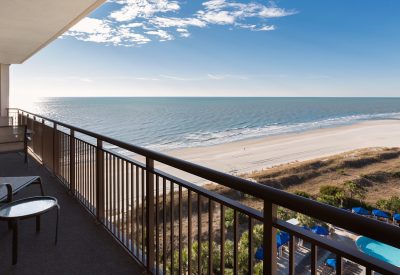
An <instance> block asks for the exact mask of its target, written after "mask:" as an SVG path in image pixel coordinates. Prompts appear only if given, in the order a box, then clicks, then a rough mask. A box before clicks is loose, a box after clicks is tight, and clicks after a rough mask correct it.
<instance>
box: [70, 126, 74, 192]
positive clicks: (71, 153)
mask: <svg viewBox="0 0 400 275" xmlns="http://www.w3.org/2000/svg"><path fill="white" fill-rule="evenodd" d="M69 177H70V178H69V181H70V183H69V191H70V192H71V194H72V195H75V131H74V130H71V134H70V146H69Z"/></svg>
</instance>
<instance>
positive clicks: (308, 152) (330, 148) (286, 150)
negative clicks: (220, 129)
mask: <svg viewBox="0 0 400 275" xmlns="http://www.w3.org/2000/svg"><path fill="white" fill-rule="evenodd" d="M398 146H400V120H393V119H387V120H371V121H362V122H359V123H355V124H351V125H344V126H338V127H330V128H322V129H314V130H309V131H304V132H297V133H289V134H283V135H276V136H267V137H261V138H253V139H245V140H240V141H234V142H229V143H223V144H217V145H211V146H204V147H193V148H184V149H176V150H171V151H167V152H166V154H168V155H170V156H173V157H177V158H180V159H183V160H186V161H190V162H193V163H196V164H199V165H202V166H205V167H209V168H211V169H214V170H218V171H221V172H225V173H228V174H232V175H240V174H245V173H249V172H252V171H259V170H263V169H266V168H270V167H273V166H277V165H282V164H286V163H293V162H298V161H305V160H311V159H316V158H321V157H327V156H330V155H334V154H340V153H344V152H346V151H351V150H355V149H360V148H366V147H398ZM157 168H158V169H160V170H163V171H165V172H167V173H170V174H173V175H175V176H177V177H179V178H182V179H185V180H188V181H190V182H192V183H195V184H198V185H202V184H204V183H207V182H208V181H207V180H204V179H201V178H198V177H195V176H193V175H188V174H187V173H184V172H182V171H179V170H177V169H174V168H172V167H168V166H166V165H163V164H160V163H158V164H157Z"/></svg>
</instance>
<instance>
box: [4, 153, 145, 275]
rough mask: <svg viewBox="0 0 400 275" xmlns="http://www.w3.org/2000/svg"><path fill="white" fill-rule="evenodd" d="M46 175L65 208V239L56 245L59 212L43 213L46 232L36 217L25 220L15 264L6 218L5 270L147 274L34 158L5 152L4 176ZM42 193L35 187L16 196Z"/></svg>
mask: <svg viewBox="0 0 400 275" xmlns="http://www.w3.org/2000/svg"><path fill="white" fill-rule="evenodd" d="M28 175H38V176H41V177H42V180H43V184H44V188H45V192H46V195H49V196H54V197H56V198H57V199H58V201H59V204H60V206H61V212H60V227H59V239H58V244H57V246H55V245H54V234H55V212H50V213H47V214H44V215H43V216H42V226H41V232H40V233H39V234H37V233H36V231H35V219H28V220H22V221H20V227H19V228H20V231H19V255H18V264H17V265H16V266H12V265H11V240H12V232H11V231H9V230H8V226H7V223H6V222H0V274H96V275H99V274H143V273H144V269H143V268H142V266H140V265H139V264H138V263H136V261H135V260H134V259H132V258H131V257H130V256H129V255H128V254H127V253H126V252H125V251H124V250H123V249H122V248H121V247H120V246H119V245H118V244H117V243H116V241H115V240H114V239H113V238H112V237H111V236H110V235H109V234H108V233H107V232H106V230H105V229H104V228H102V227H101V226H100V225H97V224H96V223H95V221H94V218H93V217H92V216H91V215H90V214H89V213H88V212H86V210H85V209H84V208H83V207H82V206H81V205H80V204H79V203H78V202H77V201H76V200H74V199H73V198H72V197H71V196H70V195H68V193H67V189H66V188H65V187H64V186H62V184H61V183H60V182H59V181H58V180H57V179H56V178H54V177H53V176H52V175H51V174H50V173H49V172H48V171H47V170H45V169H44V168H43V167H42V166H41V165H40V164H38V163H37V162H35V161H34V160H33V159H30V160H29V165H28V166H26V165H24V162H23V157H22V155H18V154H5V155H4V154H3V155H0V176H3V177H5V176H9V177H10V176H28ZM37 195H40V191H39V187H38V186H36V185H32V186H30V187H28V188H26V189H25V190H22V191H21V192H20V193H18V194H17V195H16V196H15V197H14V199H20V198H23V197H28V196H37Z"/></svg>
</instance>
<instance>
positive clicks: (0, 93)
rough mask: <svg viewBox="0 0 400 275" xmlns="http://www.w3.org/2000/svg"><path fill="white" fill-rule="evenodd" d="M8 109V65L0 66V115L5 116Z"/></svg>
mask: <svg viewBox="0 0 400 275" xmlns="http://www.w3.org/2000/svg"><path fill="white" fill-rule="evenodd" d="M8 107H10V65H9V64H0V115H1V116H6V115H7V108H8Z"/></svg>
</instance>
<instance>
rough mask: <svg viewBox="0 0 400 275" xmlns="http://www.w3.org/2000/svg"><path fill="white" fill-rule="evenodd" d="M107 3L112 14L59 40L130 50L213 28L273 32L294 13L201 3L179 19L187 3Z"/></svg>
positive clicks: (221, 0)
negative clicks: (72, 38) (196, 29)
mask: <svg viewBox="0 0 400 275" xmlns="http://www.w3.org/2000/svg"><path fill="white" fill-rule="evenodd" d="M110 3H112V4H113V5H112V10H111V11H110V12H109V14H108V15H107V16H106V17H105V18H93V17H87V18H84V19H83V20H81V21H80V22H79V23H78V24H76V25H75V26H74V27H72V28H71V29H70V30H69V31H68V32H67V33H65V34H64V35H63V36H62V37H63V38H65V37H74V38H75V39H77V40H81V41H88V42H94V43H103V44H106V45H114V46H125V47H132V46H140V45H143V44H147V43H149V42H151V41H154V40H155V41H170V40H174V39H176V38H177V37H181V38H188V37H190V36H191V30H192V29H194V28H198V29H202V28H206V27H212V26H213V25H226V26H230V27H229V28H228V29H229V30H233V29H245V30H249V31H274V30H276V26H275V24H270V23H269V21H270V20H275V19H277V18H280V17H285V16H291V15H294V14H296V13H297V11H295V10H286V9H283V8H280V7H278V6H277V5H276V4H274V2H271V1H270V2H269V4H263V3H261V0H257V1H253V2H247V1H244V0H242V1H234V0H232V1H228V0H210V1H205V2H203V3H202V5H200V8H199V9H198V10H197V11H194V12H193V13H192V14H185V15H182V13H183V12H182V6H183V5H189V4H190V2H187V1H175V0H109V1H108V2H107V4H105V5H108V6H109V7H110V5H109V4H110ZM249 22H251V24H250V23H249Z"/></svg>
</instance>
